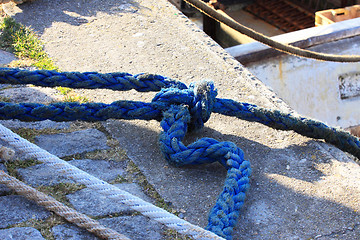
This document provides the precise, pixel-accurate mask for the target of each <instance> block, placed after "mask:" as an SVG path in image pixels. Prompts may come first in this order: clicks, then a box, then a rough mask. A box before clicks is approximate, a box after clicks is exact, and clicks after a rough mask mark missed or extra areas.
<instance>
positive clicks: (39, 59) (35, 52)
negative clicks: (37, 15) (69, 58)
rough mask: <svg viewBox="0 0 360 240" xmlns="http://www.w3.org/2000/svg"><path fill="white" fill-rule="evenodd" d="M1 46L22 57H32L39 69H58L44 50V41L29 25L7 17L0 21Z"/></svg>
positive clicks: (33, 64)
mask: <svg viewBox="0 0 360 240" xmlns="http://www.w3.org/2000/svg"><path fill="white" fill-rule="evenodd" d="M0 32H1V35H0V48H1V49H4V50H6V51H11V52H13V53H14V54H15V55H16V56H17V57H19V58H20V59H24V60H26V59H31V60H34V61H32V64H31V65H32V66H34V67H37V68H39V69H47V70H57V69H58V68H57V67H56V66H55V65H54V63H53V62H52V60H51V59H50V58H49V57H48V56H47V54H46V53H45V51H44V48H43V43H42V42H41V41H40V40H39V39H38V37H37V36H36V34H35V33H34V32H33V31H32V30H31V29H30V28H28V27H25V26H24V25H21V24H19V23H17V22H15V20H14V19H12V18H10V17H6V18H4V19H3V20H2V22H1V23H0Z"/></svg>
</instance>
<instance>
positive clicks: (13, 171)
mask: <svg viewBox="0 0 360 240" xmlns="http://www.w3.org/2000/svg"><path fill="white" fill-rule="evenodd" d="M40 163H42V162H40V161H38V160H36V159H28V160H26V161H22V160H14V161H7V162H5V163H4V164H5V167H6V169H7V171H8V173H9V175H10V176H13V177H16V178H17V179H20V180H21V177H20V176H19V174H18V172H17V169H18V168H27V167H31V166H35V165H37V164H40Z"/></svg>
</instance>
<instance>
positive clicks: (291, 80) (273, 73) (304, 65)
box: [247, 37, 360, 127]
mask: <svg viewBox="0 0 360 240" xmlns="http://www.w3.org/2000/svg"><path fill="white" fill-rule="evenodd" d="M359 45H360V37H353V38H350V39H344V40H341V41H336V42H332V43H326V44H322V45H320V46H316V47H313V48H312V50H314V51H319V52H328V53H335V54H360V46H359ZM247 68H248V69H249V70H250V71H251V72H252V73H253V74H254V75H255V76H257V77H258V78H259V79H260V80H261V81H263V82H264V83H265V84H267V85H268V86H269V87H270V88H272V89H273V90H274V91H275V92H276V93H277V94H278V95H279V96H280V97H281V98H282V99H283V100H284V101H285V102H287V103H288V104H289V105H290V106H291V107H292V108H294V109H295V110H296V111H297V112H298V113H300V114H303V115H306V116H309V117H312V118H316V119H319V120H322V121H325V122H327V123H328V124H330V125H337V126H341V127H349V126H354V125H359V124H360V96H359V94H360V76H359V72H360V63H334V62H324V61H316V60H312V59H305V58H299V57H295V56H289V55H282V56H279V57H275V58H270V59H266V60H262V61H258V62H256V63H251V64H249V65H247ZM344 83H345V84H344ZM340 91H341V92H340ZM344 94H345V95H346V97H345V98H344ZM341 96H343V97H341Z"/></svg>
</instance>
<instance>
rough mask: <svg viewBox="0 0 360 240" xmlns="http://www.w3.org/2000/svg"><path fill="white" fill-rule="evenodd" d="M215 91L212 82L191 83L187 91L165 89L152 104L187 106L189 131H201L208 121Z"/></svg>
mask: <svg viewBox="0 0 360 240" xmlns="http://www.w3.org/2000/svg"><path fill="white" fill-rule="evenodd" d="M216 95H217V91H216V89H215V87H214V83H213V82H212V81H205V80H203V81H200V82H198V83H191V84H190V86H189V88H188V89H178V88H165V89H162V90H161V91H160V92H159V93H157V94H156V95H155V97H154V98H153V100H152V102H162V103H166V104H167V105H187V106H188V108H189V112H190V115H191V120H190V123H189V128H190V130H193V129H201V128H202V127H203V126H204V123H205V122H206V121H207V120H209V118H210V115H211V112H212V110H213V107H214V104H215V101H216V100H215V99H216Z"/></svg>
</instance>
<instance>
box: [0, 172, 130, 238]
mask: <svg viewBox="0 0 360 240" xmlns="http://www.w3.org/2000/svg"><path fill="white" fill-rule="evenodd" d="M0 183H2V184H5V185H6V186H7V187H8V188H10V189H12V190H14V191H15V192H16V193H18V194H21V195H23V196H25V197H26V198H27V199H29V200H32V201H34V202H36V203H37V204H39V205H40V206H43V207H45V208H46V209H47V210H49V211H52V212H54V213H56V214H57V215H59V216H61V217H63V218H65V219H66V220H67V221H69V222H70V223H74V224H76V225H77V226H79V227H81V228H84V229H86V230H87V231H89V232H91V233H93V234H94V235H96V236H97V237H100V238H101V239H109V240H130V239H129V238H127V237H126V236H125V235H122V234H120V233H118V232H116V231H114V230H112V229H110V228H106V227H104V226H102V225H101V224H100V223H99V222H98V221H96V220H94V219H91V218H89V217H88V216H86V215H85V214H82V213H79V212H77V211H76V210H74V209H72V208H70V207H67V206H65V205H64V204H62V203H61V202H59V201H57V200H56V199H54V198H53V197H50V196H48V195H46V194H44V193H42V192H40V191H38V190H36V189H34V188H32V187H30V186H28V185H26V184H25V183H23V182H21V181H19V180H17V179H16V178H14V177H11V176H9V175H8V174H6V173H5V172H4V171H2V170H0Z"/></svg>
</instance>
